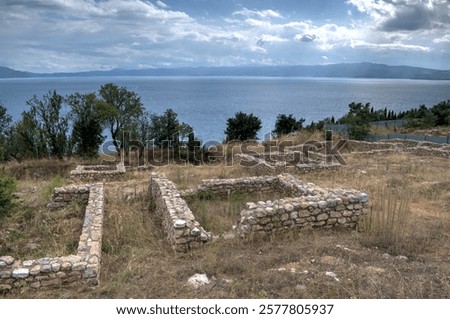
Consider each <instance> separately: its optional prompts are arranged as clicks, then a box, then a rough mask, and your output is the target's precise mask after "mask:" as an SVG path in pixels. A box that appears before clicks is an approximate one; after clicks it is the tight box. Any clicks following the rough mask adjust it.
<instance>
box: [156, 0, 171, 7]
mask: <svg viewBox="0 0 450 319" xmlns="http://www.w3.org/2000/svg"><path fill="white" fill-rule="evenodd" d="M156 5H157V6H158V7H160V8H163V9H168V8H169V6H168V5H167V4H165V3H164V2H162V1H160V0H158V1H156Z"/></svg>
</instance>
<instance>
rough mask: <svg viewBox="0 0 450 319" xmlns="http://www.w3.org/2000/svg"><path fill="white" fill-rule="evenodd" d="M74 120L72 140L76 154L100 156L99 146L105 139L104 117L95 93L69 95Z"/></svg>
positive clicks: (68, 100) (71, 114) (89, 156)
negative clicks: (103, 133)
mask: <svg viewBox="0 0 450 319" xmlns="http://www.w3.org/2000/svg"><path fill="white" fill-rule="evenodd" d="M67 102H68V104H69V105H70V107H71V111H70V118H71V119H72V121H73V128H72V137H71V142H72V145H73V147H74V148H75V154H77V155H78V156H81V157H86V158H92V157H97V156H98V148H99V146H100V144H101V143H102V142H103V141H104V139H105V137H104V136H103V135H102V132H103V129H102V119H101V115H100V112H99V110H98V107H97V104H98V101H97V96H96V94H95V93H86V94H80V93H74V94H71V95H70V96H68V97H67Z"/></svg>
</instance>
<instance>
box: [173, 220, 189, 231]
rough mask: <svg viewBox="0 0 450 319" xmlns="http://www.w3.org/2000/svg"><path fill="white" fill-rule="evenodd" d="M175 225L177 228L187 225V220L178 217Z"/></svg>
mask: <svg viewBox="0 0 450 319" xmlns="http://www.w3.org/2000/svg"><path fill="white" fill-rule="evenodd" d="M173 227H175V228H177V229H181V228H184V227H186V221H185V220H182V219H178V220H177V221H176V222H175V223H174V224H173Z"/></svg>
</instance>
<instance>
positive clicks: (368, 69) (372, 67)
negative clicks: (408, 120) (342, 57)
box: [0, 62, 450, 80]
mask: <svg viewBox="0 0 450 319" xmlns="http://www.w3.org/2000/svg"><path fill="white" fill-rule="evenodd" d="M93 76H96V77H97V76H273V77H329V78H374V79H383V78H384V79H426V80H450V70H436V69H427V68H419V67H412V66H389V65H386V64H376V63H369V62H363V63H341V64H328V65H291V66H235V67H187V68H173V69H170V68H158V69H141V70H123V69H113V70H108V71H86V72H65V73H31V72H23V71H17V70H13V69H10V68H6V67H0V78H35V77H93Z"/></svg>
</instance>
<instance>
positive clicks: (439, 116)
mask: <svg viewBox="0 0 450 319" xmlns="http://www.w3.org/2000/svg"><path fill="white" fill-rule="evenodd" d="M431 112H432V113H433V115H434V116H435V118H436V123H435V124H436V125H450V100H447V101H443V102H440V103H439V104H436V105H434V106H433V107H432V108H431Z"/></svg>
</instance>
